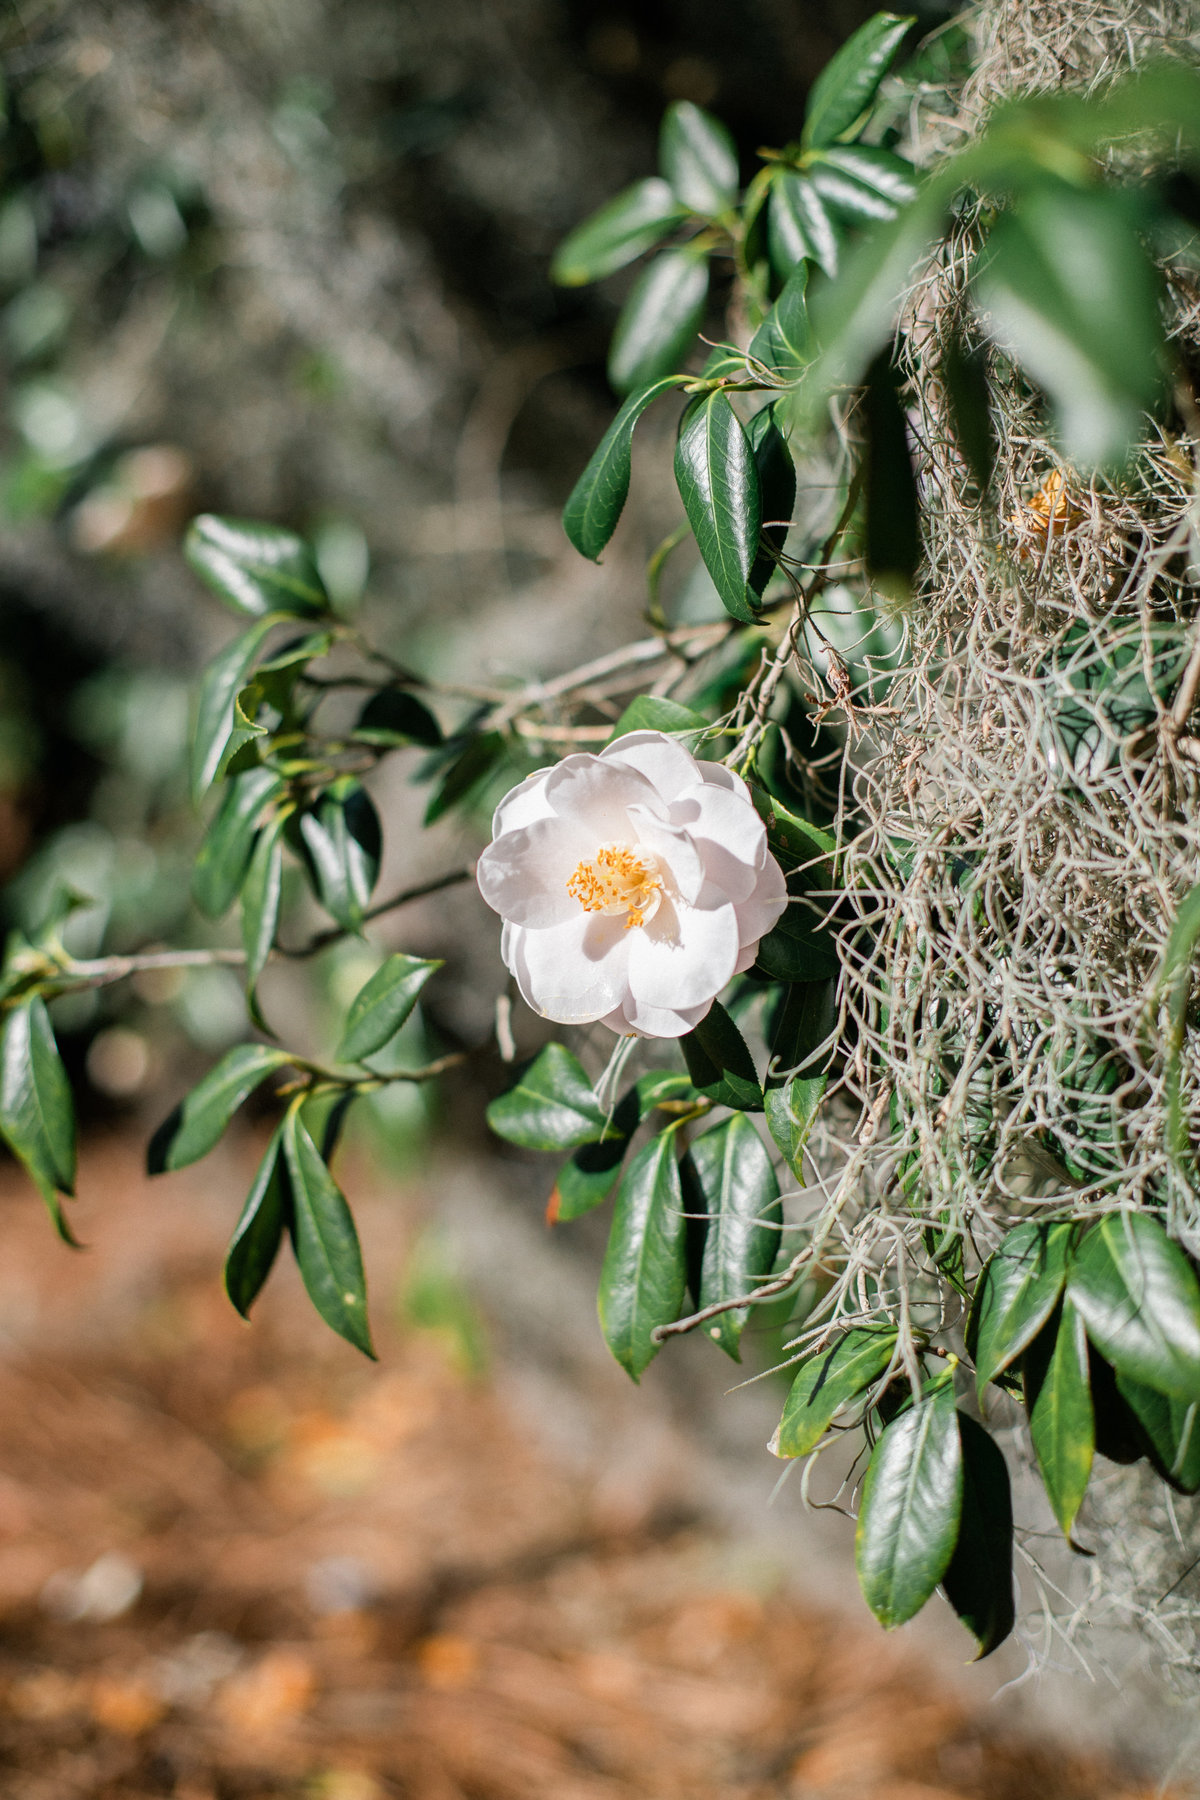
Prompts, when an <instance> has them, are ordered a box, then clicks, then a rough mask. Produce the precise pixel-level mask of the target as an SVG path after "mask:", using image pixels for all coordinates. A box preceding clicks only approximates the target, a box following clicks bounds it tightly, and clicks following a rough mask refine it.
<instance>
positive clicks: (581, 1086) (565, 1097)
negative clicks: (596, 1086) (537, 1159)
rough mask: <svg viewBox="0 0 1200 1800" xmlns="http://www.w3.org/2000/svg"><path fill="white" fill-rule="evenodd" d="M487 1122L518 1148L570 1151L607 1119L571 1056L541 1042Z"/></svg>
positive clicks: (602, 1128) (599, 1132) (600, 1132)
mask: <svg viewBox="0 0 1200 1800" xmlns="http://www.w3.org/2000/svg"><path fill="white" fill-rule="evenodd" d="M487 1121H488V1124H489V1125H490V1126H491V1128H492V1130H493V1131H494V1132H495V1133H496V1135H497V1137H502V1138H504V1139H505V1140H506V1141H507V1142H508V1143H510V1144H519V1145H520V1147H521V1148H522V1149H523V1150H573V1149H575V1148H576V1147H577V1146H578V1145H580V1144H594V1143H596V1142H597V1141H598V1140H599V1139H600V1138H602V1137H605V1136H607V1130H608V1122H607V1119H606V1116H605V1113H604V1111H603V1109H602V1108H601V1107H600V1106H599V1104H598V1103H597V1100H596V1096H595V1093H594V1092H593V1090H592V1084H591V1082H590V1081H589V1080H588V1078H587V1075H586V1074H585V1073H584V1069H583V1065H582V1064H581V1063H580V1062H579V1060H578V1058H577V1057H574V1056H572V1055H571V1052H570V1051H569V1050H566V1049H564V1048H563V1046H562V1045H561V1044H547V1045H546V1048H545V1049H544V1050H543V1051H541V1052H540V1054H539V1055H538V1056H537V1057H536V1059H535V1060H534V1061H533V1062H532V1063H531V1064H530V1066H529V1067H528V1068H527V1069H526V1070H525V1073H524V1074H523V1075H522V1076H521V1079H520V1080H519V1081H518V1082H517V1085H516V1086H515V1087H514V1088H510V1089H509V1091H508V1093H507V1094H501V1096H500V1098H499V1099H498V1100H493V1101H492V1103H491V1105H490V1106H489V1107H488V1109H487Z"/></svg>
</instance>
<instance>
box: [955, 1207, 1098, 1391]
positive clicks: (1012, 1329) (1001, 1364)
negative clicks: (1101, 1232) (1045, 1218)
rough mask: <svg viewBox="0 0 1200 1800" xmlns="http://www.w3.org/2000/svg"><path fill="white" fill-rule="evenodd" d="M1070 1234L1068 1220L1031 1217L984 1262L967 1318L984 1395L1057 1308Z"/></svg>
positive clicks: (977, 1379) (969, 1344)
mask: <svg viewBox="0 0 1200 1800" xmlns="http://www.w3.org/2000/svg"><path fill="white" fill-rule="evenodd" d="M1071 1233H1072V1227H1071V1226H1070V1225H1067V1224H1056V1225H1044V1224H1040V1223H1039V1222H1038V1221H1037V1220H1034V1219H1029V1220H1026V1221H1025V1222H1024V1223H1023V1224H1021V1225H1017V1226H1015V1227H1014V1229H1013V1230H1012V1231H1010V1232H1009V1233H1008V1235H1007V1237H1006V1238H1005V1239H1004V1242H1003V1243H1002V1244H1001V1245H1000V1248H999V1249H998V1250H996V1251H995V1252H994V1254H993V1255H992V1256H990V1257H989V1258H988V1260H987V1262H986V1263H985V1264H984V1266H983V1270H982V1272H981V1274H980V1276H979V1280H978V1282H977V1283H976V1286H975V1298H974V1300H973V1302H972V1305H971V1315H970V1318H969V1319H968V1321H967V1351H968V1354H969V1355H970V1356H971V1357H972V1358H973V1359H974V1363H975V1385H976V1387H977V1388H978V1390H979V1393H980V1396H982V1394H983V1391H984V1389H985V1388H986V1387H987V1384H988V1382H989V1381H994V1380H995V1378H996V1376H997V1375H999V1374H1001V1373H1002V1372H1003V1371H1004V1370H1005V1369H1007V1368H1008V1367H1009V1365H1010V1364H1011V1363H1014V1362H1015V1361H1016V1359H1017V1357H1018V1356H1020V1354H1021V1352H1022V1351H1023V1350H1024V1349H1025V1348H1026V1347H1027V1346H1028V1345H1029V1344H1031V1343H1032V1342H1033V1340H1034V1338H1035V1337H1036V1336H1037V1334H1038V1332H1039V1331H1040V1330H1041V1329H1042V1326H1043V1325H1044V1324H1045V1323H1046V1320H1047V1319H1048V1318H1049V1317H1050V1314H1051V1313H1052V1312H1053V1311H1054V1308H1055V1307H1056V1306H1057V1304H1058V1297H1059V1295H1060V1294H1061V1293H1062V1290H1063V1283H1064V1282H1065V1280H1066V1278H1067V1252H1068V1250H1069V1248H1070V1243H1071Z"/></svg>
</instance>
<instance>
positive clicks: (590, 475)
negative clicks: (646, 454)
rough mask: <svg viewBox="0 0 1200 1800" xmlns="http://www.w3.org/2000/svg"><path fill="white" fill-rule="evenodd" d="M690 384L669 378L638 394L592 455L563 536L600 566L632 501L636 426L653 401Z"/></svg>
mask: <svg viewBox="0 0 1200 1800" xmlns="http://www.w3.org/2000/svg"><path fill="white" fill-rule="evenodd" d="M687 380H688V377H687V376H686V375H664V376H663V378H662V379H661V380H660V381H652V382H651V383H650V385H649V386H648V387H644V388H636V389H635V390H634V392H633V393H632V394H630V396H629V398H628V399H627V400H626V401H625V403H624V405H623V406H622V407H621V409H620V411H619V412H618V413H617V416H616V418H615V419H614V420H613V422H612V424H611V425H610V426H609V428H608V430H607V431H606V432H605V434H604V436H603V437H602V438H601V439H600V442H599V443H598V444H597V446H596V448H595V450H594V451H593V452H592V456H591V460H590V461H589V463H588V466H587V468H586V469H585V470H584V471H583V474H582V475H581V476H580V477H579V480H578V481H577V482H576V483H575V486H574V487H573V488H572V489H571V495H570V498H569V499H568V501H567V504H566V506H565V507H564V508H563V530H564V531H565V532H566V534H567V536H568V537H569V538H570V540H571V542H572V543H573V544H574V546H575V548H576V549H577V550H578V552H579V554H580V555H581V556H586V557H588V558H590V560H591V561H592V562H598V561H599V559H600V554H601V552H602V551H603V549H604V546H605V545H606V544H607V543H608V540H609V538H610V537H611V536H612V534H613V532H614V531H615V530H616V528H617V520H618V519H619V518H620V517H621V512H622V510H623V508H624V505H625V501H626V499H627V498H628V495H629V477H630V473H631V471H632V467H633V460H632V457H633V452H632V446H633V428H634V426H635V425H636V424H637V422H638V420H639V419H640V418H641V416H642V414H643V413H644V412H645V410H646V408H647V407H648V406H649V405H651V403H652V402H653V401H655V400H657V399H658V398H659V396H660V395H662V394H666V393H669V392H670V390H671V389H672V388H677V387H679V386H680V385H681V384H682V383H683V382H685V381H687Z"/></svg>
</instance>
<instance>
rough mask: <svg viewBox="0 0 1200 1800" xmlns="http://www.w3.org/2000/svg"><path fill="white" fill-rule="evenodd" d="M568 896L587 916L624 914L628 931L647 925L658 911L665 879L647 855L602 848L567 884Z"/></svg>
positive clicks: (621, 846)
mask: <svg viewBox="0 0 1200 1800" xmlns="http://www.w3.org/2000/svg"><path fill="white" fill-rule="evenodd" d="M567 892H568V894H570V896H571V898H572V899H573V900H578V902H579V904H580V906H582V908H583V910H584V912H598V913H607V914H608V915H609V916H610V917H613V918H617V917H619V916H620V914H621V913H624V914H625V929H626V931H628V930H629V929H630V927H631V926H633V925H644V924H645V923H646V920H647V919H649V918H652V917H653V916H654V914H655V913H656V912H657V910H658V903H659V901H660V900H661V899H662V876H661V875H660V874H659V872H658V864H657V863H656V862H655V860H654V858H653V857H652V856H648V855H647V854H646V853H645V852H644V851H641V850H631V849H630V848H629V846H628V845H627V844H602V845H601V846H600V848H599V850H597V852H596V854H595V856H593V858H592V860H591V862H581V863H580V864H579V866H578V867H577V868H576V870H575V873H574V874H573V875H572V877H571V879H570V881H568V883H567Z"/></svg>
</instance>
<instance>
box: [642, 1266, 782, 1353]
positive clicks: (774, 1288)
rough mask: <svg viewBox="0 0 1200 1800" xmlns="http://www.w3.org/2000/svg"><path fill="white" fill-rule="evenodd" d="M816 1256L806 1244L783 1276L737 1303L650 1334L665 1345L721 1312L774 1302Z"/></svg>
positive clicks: (720, 1303) (715, 1306) (716, 1304)
mask: <svg viewBox="0 0 1200 1800" xmlns="http://www.w3.org/2000/svg"><path fill="white" fill-rule="evenodd" d="M812 1253H813V1250H812V1245H811V1244H805V1246H804V1248H803V1249H802V1250H797V1252H796V1254H795V1256H793V1258H792V1260H791V1262H790V1263H789V1264H788V1266H787V1268H786V1269H785V1270H784V1271H783V1273H782V1274H781V1275H775V1276H773V1277H772V1279H771V1280H770V1281H764V1282H763V1284H762V1286H761V1287H756V1288H755V1289H754V1291H753V1292H752V1293H749V1294H741V1295H739V1296H738V1298H737V1299H736V1300H714V1301H713V1303H712V1305H711V1306H702V1307H701V1308H700V1311H699V1312H695V1313H690V1314H689V1315H688V1317H687V1318H686V1319H676V1320H675V1321H674V1323H673V1324H671V1325H656V1326H655V1327H654V1330H653V1331H652V1332H651V1333H650V1338H651V1341H652V1342H653V1343H655V1344H663V1343H665V1342H666V1340H667V1339H668V1338H670V1337H682V1336H683V1335H684V1334H685V1333H686V1332H689V1331H695V1329H696V1327H697V1326H698V1325H707V1323H708V1321H709V1320H710V1319H715V1318H716V1317H717V1316H718V1314H720V1313H727V1312H736V1311H737V1310H738V1308H739V1307H741V1306H754V1305H755V1304H756V1303H757V1302H758V1301H759V1300H773V1299H774V1298H775V1297H776V1295H777V1294H782V1293H784V1292H785V1290H786V1289H787V1288H790V1287H791V1285H792V1283H793V1282H794V1281H797V1280H798V1279H799V1277H800V1275H801V1273H802V1271H803V1269H804V1265H805V1263H806V1262H807V1261H808V1259H809V1257H810V1256H811V1255H812Z"/></svg>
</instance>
